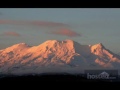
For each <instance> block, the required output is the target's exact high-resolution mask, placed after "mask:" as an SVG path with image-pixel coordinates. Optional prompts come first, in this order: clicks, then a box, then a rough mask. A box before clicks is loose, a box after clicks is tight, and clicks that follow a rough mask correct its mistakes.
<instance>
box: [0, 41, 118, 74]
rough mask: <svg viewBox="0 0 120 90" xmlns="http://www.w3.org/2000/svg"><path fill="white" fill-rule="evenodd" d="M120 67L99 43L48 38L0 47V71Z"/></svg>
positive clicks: (114, 55)
mask: <svg viewBox="0 0 120 90" xmlns="http://www.w3.org/2000/svg"><path fill="white" fill-rule="evenodd" d="M93 68H94V69H97V68H120V56H118V55H116V54H114V53H112V52H111V51H109V50H108V49H106V48H105V47H104V46H103V45H102V44H101V43H98V44H95V45H81V44H79V43H77V42H75V41H73V40H64V41H58V40H48V41H46V42H44V43H42V44H40V45H38V46H29V45H27V44H25V43H19V44H15V45H13V46H11V47H8V48H6V49H3V50H0V72H1V73H12V74H17V73H22V74H23V73H26V74H27V73H45V72H68V73H69V72H70V73H73V72H74V73H80V72H82V70H84V69H93Z"/></svg>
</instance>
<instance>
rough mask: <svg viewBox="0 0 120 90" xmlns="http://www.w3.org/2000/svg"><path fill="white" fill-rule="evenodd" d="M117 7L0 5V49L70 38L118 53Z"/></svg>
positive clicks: (119, 19) (119, 17)
mask: <svg viewBox="0 0 120 90" xmlns="http://www.w3.org/2000/svg"><path fill="white" fill-rule="evenodd" d="M119 34H120V9H118V8H0V49H4V48H7V47H9V46H11V45H14V44H17V43H26V44H28V45H31V46H33V45H35V46H37V45H39V44H41V43H43V42H45V41H46V40H54V39H56V40H66V39H71V40H74V41H77V42H78V43H80V44H82V45H94V44H97V43H102V44H103V45H104V46H105V47H106V48H107V49H109V50H111V51H112V52H114V53H119V52H120V39H119V37H120V36H119Z"/></svg>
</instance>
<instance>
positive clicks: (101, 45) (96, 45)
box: [93, 43, 104, 48]
mask: <svg viewBox="0 0 120 90" xmlns="http://www.w3.org/2000/svg"><path fill="white" fill-rule="evenodd" d="M93 47H94V48H104V46H103V44H102V43H98V44H95V45H93Z"/></svg>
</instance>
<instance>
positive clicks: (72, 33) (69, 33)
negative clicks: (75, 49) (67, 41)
mask: <svg viewBox="0 0 120 90" xmlns="http://www.w3.org/2000/svg"><path fill="white" fill-rule="evenodd" d="M50 34H56V35H64V36H68V37H77V36H81V34H79V33H77V32H75V31H72V30H70V29H60V30H57V31H52V32H50Z"/></svg>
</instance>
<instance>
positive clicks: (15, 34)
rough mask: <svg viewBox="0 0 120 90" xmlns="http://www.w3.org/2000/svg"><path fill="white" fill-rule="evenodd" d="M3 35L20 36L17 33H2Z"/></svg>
mask: <svg viewBox="0 0 120 90" xmlns="http://www.w3.org/2000/svg"><path fill="white" fill-rule="evenodd" d="M3 35H6V36H16V37H18V36H21V35H20V34H19V33H17V32H4V33H3Z"/></svg>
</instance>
